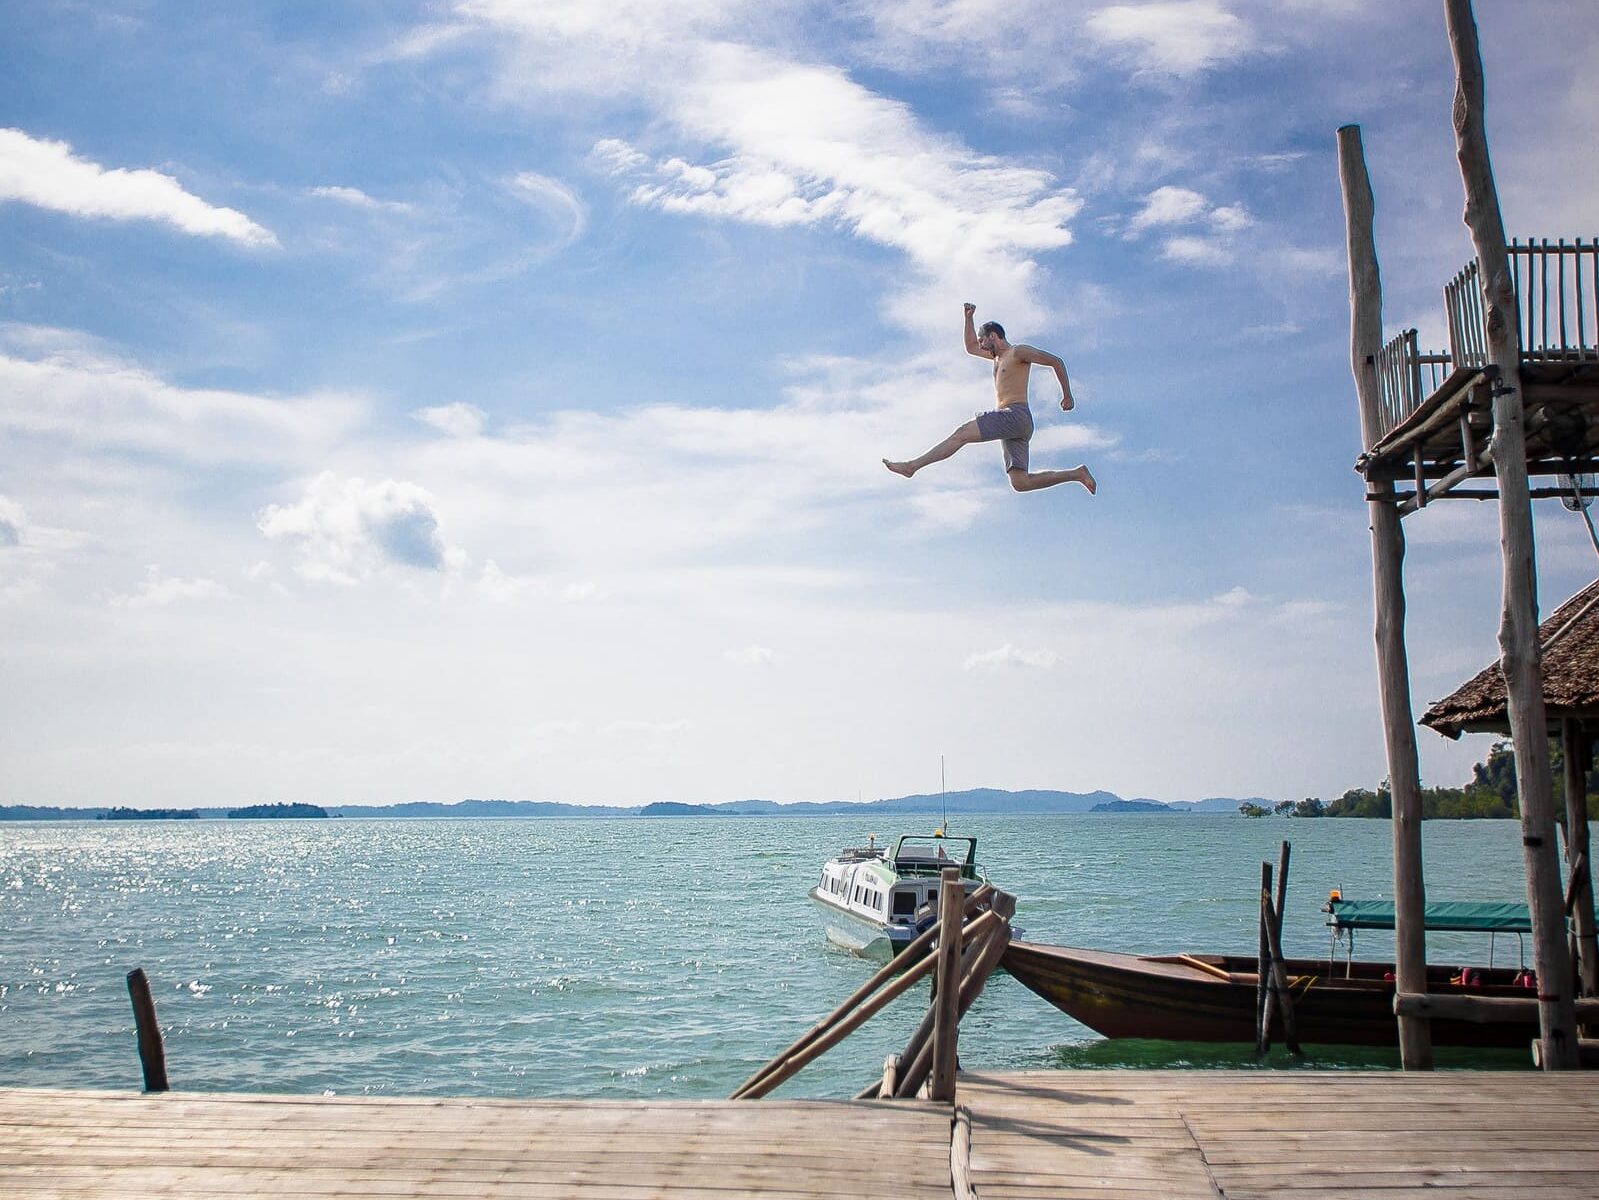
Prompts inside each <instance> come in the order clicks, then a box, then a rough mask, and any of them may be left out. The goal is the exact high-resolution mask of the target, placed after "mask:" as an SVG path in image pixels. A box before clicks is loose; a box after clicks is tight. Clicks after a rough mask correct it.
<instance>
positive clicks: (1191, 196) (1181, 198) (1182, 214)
mask: <svg viewBox="0 0 1599 1200" xmlns="http://www.w3.org/2000/svg"><path fill="white" fill-rule="evenodd" d="M1209 210H1210V201H1208V200H1206V199H1205V197H1204V196H1202V195H1200V194H1199V193H1198V192H1196V191H1193V190H1192V189H1190V188H1185V187H1173V186H1170V185H1168V186H1166V187H1158V188H1156V189H1155V190H1154V191H1152V192H1150V193H1149V195H1147V196H1145V197H1144V206H1143V207H1142V208H1141V209H1139V210H1138V211H1137V212H1136V213H1134V214H1133V219H1132V220H1131V221H1129V222H1128V223H1127V233H1128V235H1129V236H1135V235H1137V234H1139V233H1142V232H1143V231H1144V230H1146V229H1153V228H1156V227H1158V226H1162V225H1187V224H1189V223H1190V222H1192V221H1197V220H1199V218H1201V217H1203V216H1204V215H1205V213H1206V212H1208V211H1209Z"/></svg>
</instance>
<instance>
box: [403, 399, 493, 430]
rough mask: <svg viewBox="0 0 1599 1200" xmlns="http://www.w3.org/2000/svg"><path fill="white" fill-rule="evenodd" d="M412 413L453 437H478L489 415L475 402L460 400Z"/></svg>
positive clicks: (418, 418) (419, 419) (425, 422)
mask: <svg viewBox="0 0 1599 1200" xmlns="http://www.w3.org/2000/svg"><path fill="white" fill-rule="evenodd" d="M411 415H412V416H413V417H415V418H416V419H417V420H418V421H421V422H423V423H424V424H426V425H431V426H433V428H435V429H437V430H438V431H439V432H440V433H447V434H449V435H450V436H451V437H476V436H477V435H478V434H480V433H482V432H483V422H484V419H485V417H486V416H487V414H486V413H484V411H483V410H482V409H481V408H478V407H477V406H476V405H475V404H465V403H462V402H460V401H456V402H455V403H453V404H440V405H437V406H435V407H433V408H419V409H417V411H416V412H414V413H412V414H411Z"/></svg>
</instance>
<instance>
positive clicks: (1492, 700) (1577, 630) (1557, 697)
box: [1421, 579, 1599, 738]
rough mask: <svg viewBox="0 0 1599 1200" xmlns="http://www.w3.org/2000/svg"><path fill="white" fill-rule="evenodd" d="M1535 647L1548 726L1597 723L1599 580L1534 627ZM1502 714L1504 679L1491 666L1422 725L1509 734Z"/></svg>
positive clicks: (1448, 731) (1449, 732) (1452, 731)
mask: <svg viewBox="0 0 1599 1200" xmlns="http://www.w3.org/2000/svg"><path fill="white" fill-rule="evenodd" d="M1538 643H1539V645H1540V646H1541V647H1542V651H1543V699H1544V709H1545V711H1546V712H1547V714H1548V718H1549V722H1550V724H1551V725H1553V724H1554V722H1556V721H1558V720H1559V719H1560V718H1562V717H1586V718H1589V719H1599V579H1596V580H1594V582H1592V583H1590V584H1589V585H1588V586H1587V587H1585V588H1583V589H1582V591H1580V592H1578V593H1577V594H1576V595H1575V596H1573V597H1572V598H1571V599H1570V600H1567V601H1566V602H1565V603H1564V604H1562V605H1561V606H1560V607H1559V608H1557V609H1555V611H1554V613H1553V614H1552V615H1551V616H1550V617H1549V619H1548V620H1546V621H1545V622H1544V623H1543V624H1542V625H1540V626H1538ZM1505 710H1506V701H1505V680H1504V676H1503V675H1501V674H1500V671H1499V664H1498V663H1497V662H1494V663H1492V664H1490V665H1489V666H1488V667H1486V668H1484V669H1483V670H1482V671H1481V672H1480V673H1478V675H1477V677H1476V678H1475V679H1473V680H1471V682H1470V683H1467V684H1466V685H1465V686H1463V687H1462V688H1460V690H1459V691H1457V692H1455V693H1454V694H1453V695H1452V696H1448V697H1446V698H1444V699H1442V700H1440V701H1438V702H1437V703H1436V704H1434V705H1433V706H1432V707H1431V708H1429V709H1428V710H1427V713H1426V715H1425V716H1424V717H1422V718H1421V723H1422V724H1423V725H1426V726H1428V727H1429V728H1431V729H1436V730H1437V731H1438V732H1439V733H1441V734H1443V735H1444V736H1445V737H1451V738H1458V737H1459V736H1460V735H1461V734H1462V733H1509V732H1510V717H1509V716H1508V714H1507V713H1506V711H1505Z"/></svg>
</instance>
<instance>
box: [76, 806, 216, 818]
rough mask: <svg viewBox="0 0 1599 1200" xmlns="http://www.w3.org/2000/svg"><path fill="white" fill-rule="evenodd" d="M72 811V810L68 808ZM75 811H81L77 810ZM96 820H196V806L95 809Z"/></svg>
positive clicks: (198, 811) (198, 813)
mask: <svg viewBox="0 0 1599 1200" xmlns="http://www.w3.org/2000/svg"><path fill="white" fill-rule="evenodd" d="M68 811H72V810H70V809H69V810H68ZM77 811H80V812H81V811H82V810H81V809H80V810H77ZM97 811H98V813H99V815H98V816H96V817H95V820H97V821H198V820H199V819H200V810H199V809H197V808H121V807H118V808H108V809H100V810H97Z"/></svg>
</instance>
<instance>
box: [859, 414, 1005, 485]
mask: <svg viewBox="0 0 1599 1200" xmlns="http://www.w3.org/2000/svg"><path fill="white" fill-rule="evenodd" d="M982 440H983V435H982V433H980V432H979V431H978V428H977V422H976V421H967V422H966V424H964V425H962V426H961V427H960V428H959V429H957V430H956V431H955V432H954V433H952V434H950V435H949V436H948V437H947V438H945V439H944V440H943V441H941V442H939V443H938V445H936V446H934V447H933V448H932V449H931V450H929V451H928V452H927V453H926V454H924V455H922V456H921V457H920V458H913V459H911V460H910V461H908V462H889V461H888V459H886V458H885V459H884V460H883V465H884V466H885V467H887V468H888V469H889V470H890V471H892V472H894V474H896V475H903V476H905V478H906V479H909V478H910V477H911V476H912V475H914V474H916V472H918V471H920V470H921V469H922V468H923V467H925V466H927V465H928V464H929V463H936V462H943V461H944V460H945V459H946V458H948V457H949V456H950V455H952V454H954V453H955V451H957V450H959V449H960V448H961V447H962V446H969V445H970V444H971V443H973V442H980V441H982Z"/></svg>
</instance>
